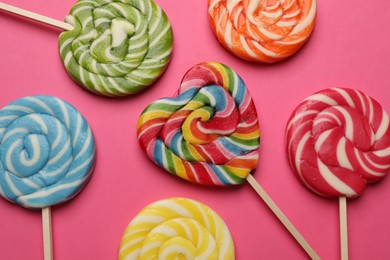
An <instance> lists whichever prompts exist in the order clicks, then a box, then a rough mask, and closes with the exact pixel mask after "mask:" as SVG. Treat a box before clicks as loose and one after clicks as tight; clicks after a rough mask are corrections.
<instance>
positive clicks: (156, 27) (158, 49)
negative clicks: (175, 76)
mask: <svg viewBox="0 0 390 260" xmlns="http://www.w3.org/2000/svg"><path fill="white" fill-rule="evenodd" d="M0 8H3V9H6V10H8V11H11V12H15V13H18V14H21V15H24V16H27V17H30V18H33V19H38V20H41V21H43V22H46V23H49V24H52V25H54V26H58V27H60V28H62V29H65V30H69V31H66V32H63V33H61V35H60V37H59V52H60V56H61V60H62V62H63V64H64V66H65V68H66V70H67V72H68V73H69V75H70V76H71V77H72V79H73V80H74V81H75V82H76V83H77V84H79V85H80V86H82V87H83V88H85V89H87V90H89V91H91V92H93V93H95V94H98V95H103V96H110V97H116V96H126V95H130V94H133V93H136V92H139V91H141V90H143V89H145V88H146V87H148V86H150V85H151V84H153V83H154V82H155V81H156V80H157V79H158V78H159V77H160V76H161V74H162V73H163V72H164V71H165V69H166V67H167V65H168V62H169V60H170V58H171V53H172V47H173V34H172V29H171V25H170V23H169V20H168V17H167V16H166V14H165V13H164V11H163V10H162V9H161V8H160V7H159V6H158V5H157V4H156V3H155V2H154V1H153V0H146V1H145V0H136V1H131V0H124V1H115V0H106V1H97V0H79V1H78V2H77V3H76V4H75V5H74V6H73V7H72V9H71V10H70V14H69V15H68V16H67V17H66V21H67V23H63V22H58V21H55V20H54V22H53V19H48V18H45V17H42V16H40V15H37V14H34V13H31V12H28V11H25V10H21V9H18V8H15V7H12V6H11V7H10V6H8V5H5V4H0Z"/></svg>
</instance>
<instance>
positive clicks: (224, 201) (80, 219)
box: [0, 0, 390, 260]
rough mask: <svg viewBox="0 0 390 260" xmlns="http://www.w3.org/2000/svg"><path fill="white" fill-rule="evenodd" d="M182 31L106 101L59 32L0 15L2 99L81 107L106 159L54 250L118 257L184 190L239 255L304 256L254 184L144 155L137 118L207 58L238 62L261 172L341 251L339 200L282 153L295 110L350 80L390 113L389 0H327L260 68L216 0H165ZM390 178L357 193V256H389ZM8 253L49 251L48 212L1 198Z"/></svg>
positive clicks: (320, 238) (318, 236)
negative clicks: (235, 50) (295, 42)
mask: <svg viewBox="0 0 390 260" xmlns="http://www.w3.org/2000/svg"><path fill="white" fill-rule="evenodd" d="M5 2H6V3H8V4H11V5H15V6H18V7H21V8H24V9H28V10H30V11H34V12H37V13H40V14H43V15H47V16H50V17H52V18H55V19H58V20H63V19H64V17H65V15H67V14H68V11H69V9H70V8H71V6H72V5H73V4H74V2H75V0H66V1H65V0H62V1H59V0H57V1H39V0H28V1H27V0H24V1H21V0H20V1H17V0H6V1H5ZM156 2H157V3H158V4H159V5H160V6H161V7H162V8H163V9H164V10H165V12H166V13H167V15H168V17H169V19H170V21H171V24H172V27H173V31H174V38H175V43H174V54H173V58H172V61H171V63H170V65H169V68H168V70H167V72H166V73H165V74H164V75H163V77H162V78H161V79H160V80H159V81H158V82H157V83H156V84H155V85H154V86H153V87H151V88H149V89H148V90H146V91H144V92H143V93H141V94H139V95H135V96H132V97H128V98H122V99H109V98H102V97H98V96H96V95H93V94H91V93H89V92H87V91H84V90H83V89H81V88H80V87H78V86H77V85H76V84H75V83H74V82H73V81H72V80H71V79H70V78H69V77H68V75H67V73H66V72H65V70H64V68H63V66H62V64H61V61H60V58H59V55H58V49H57V40H58V35H59V33H60V32H61V30H59V29H56V28H52V27H50V26H46V25H42V24H40V23H38V22H32V21H30V20H26V19H23V18H20V17H18V16H15V15H10V14H7V13H6V12H3V11H1V12H0V31H1V36H0V37H1V39H0V62H1V69H0V79H1V83H0V84H1V95H0V107H3V106H5V105H7V104H8V103H9V102H11V101H12V100H14V99H17V98H20V97H23V96H27V95H35V94H46V95H54V96H57V97H60V98H62V99H65V100H66V101H68V102H70V103H71V104H73V105H74V106H75V107H76V108H78V109H79V110H80V112H81V113H82V114H83V115H84V116H85V117H86V119H87V120H88V122H89V123H90V125H91V127H92V129H93V132H94V135H95V139H96V144H97V164H96V168H95V171H94V176H93V178H92V180H91V182H90V183H89V184H88V186H87V187H86V188H85V189H84V190H83V192H82V193H80V194H79V195H78V196H77V197H76V198H75V199H73V200H72V201H70V202H68V203H66V204H64V205H61V206H56V207H54V208H53V210H52V217H53V237H54V252H55V253H54V256H55V258H56V259H58V260H60V259H115V258H116V257H117V252H118V248H119V244H120V241H121V237H122V233H123V231H124V229H125V228H126V226H127V224H128V223H129V222H130V220H131V219H132V218H133V217H134V216H135V215H136V214H137V213H138V212H139V211H140V210H141V209H142V208H143V207H145V206H146V205H148V204H149V203H151V202H154V201H156V200H160V199H164V198H167V197H175V196H180V197H187V198H192V199H196V200H199V201H201V202H203V203H205V204H206V205H208V206H210V207H211V208H213V209H214V210H215V211H216V212H218V213H219V215H220V216H221V217H222V218H223V219H224V220H225V222H226V223H227V225H228V226H229V228H230V231H231V233H232V236H233V238H234V242H235V250H236V256H237V259H261V258H265V259H306V258H307V256H306V254H305V252H304V251H303V250H302V249H301V248H300V246H299V245H298V244H297V243H296V242H295V240H294V239H293V238H292V237H291V236H290V234H289V233H288V232H287V231H286V230H285V229H284V227H283V226H282V225H281V224H280V223H279V221H278V220H277V219H276V218H275V217H274V215H273V214H272V213H271V212H270V210H269V209H268V208H267V207H266V206H265V204H264V203H263V202H262V201H261V200H260V198H259V197H258V196H257V195H256V193H255V192H254V191H253V190H252V189H251V188H250V186H249V184H247V183H245V184H244V185H243V186H241V187H238V188H232V189H229V188H228V189H212V188H204V187H201V186H198V185H193V184H190V183H187V182H185V181H182V180H180V179H178V178H175V177H173V176H171V175H169V174H168V173H166V172H164V171H163V170H162V169H160V168H159V167H157V166H156V165H154V164H153V163H152V162H151V161H149V159H148V158H147V157H146V155H145V154H143V153H142V152H141V149H140V147H139V146H138V142H137V137H136V124H137V120H138V117H139V115H140V113H141V112H142V110H143V109H144V108H145V107H146V105H148V104H149V103H150V102H152V101H154V100H156V99H158V98H161V97H168V96H172V95H173V93H175V92H176V90H177V88H178V86H179V83H180V81H181V78H182V76H183V75H184V73H185V72H186V71H187V70H188V69H189V68H190V67H192V66H193V65H195V64H197V63H199V62H202V61H219V62H221V63H224V64H226V65H228V66H230V67H232V68H233V69H234V70H235V71H236V72H237V73H238V74H239V75H241V77H242V78H243V79H244V81H245V82H246V84H247V87H248V88H249V90H250V91H251V93H252V96H253V99H254V101H255V104H256V106H257V111H258V113H259V118H260V128H261V146H260V161H259V166H258V169H257V171H256V174H255V178H256V179H257V180H258V181H259V182H260V184H262V186H263V187H264V189H265V190H266V191H268V193H269V194H270V196H271V197H272V198H273V199H274V200H275V202H276V203H277V204H278V205H279V207H280V208H281V209H282V211H283V212H284V213H285V214H286V215H287V216H288V217H289V219H290V220H291V221H292V223H294V225H295V226H296V227H297V228H298V230H299V231H300V232H301V233H302V235H303V236H304V237H305V238H306V239H307V240H308V241H309V243H310V244H311V245H312V247H313V248H314V249H315V250H316V251H317V252H318V254H319V255H320V256H321V257H322V258H323V259H339V251H340V248H339V233H338V228H339V225H338V203H337V200H328V199H324V198H322V197H319V196H316V195H314V194H312V193H311V192H309V191H308V190H307V189H306V188H304V187H303V186H301V184H300V183H299V182H298V180H297V179H296V178H295V177H294V176H293V174H292V172H291V170H290V168H289V165H288V162H287V159H286V156H285V151H284V129H285V125H286V122H287V119H288V117H289V116H290V113H291V112H292V110H293V109H294V108H295V106H296V105H298V103H299V102H300V101H301V100H302V99H304V98H305V97H306V96H308V95H309V94H312V93H313V92H315V91H317V90H320V89H322V88H327V87H334V86H341V87H352V88H356V89H359V90H362V91H364V92H366V93H367V94H369V95H370V96H372V97H373V98H375V99H376V100H378V101H379V102H380V103H381V104H382V105H383V106H384V108H385V110H387V111H390V90H389V84H390V62H389V57H390V47H389V46H390V36H389V30H388V29H389V24H390V1H387V0H377V1H375V4H374V3H373V2H370V1H365V0H343V1H337V5H336V4H335V1H324V0H319V1H318V12H317V24H316V27H315V30H314V32H313V34H312V37H311V38H310V40H309V42H308V43H307V44H306V45H305V46H304V48H303V49H302V50H301V51H300V52H298V53H297V54H296V55H295V56H293V57H292V58H291V59H289V60H286V61H284V62H280V63H277V64H274V65H258V64H253V63H249V62H245V61H243V60H240V59H238V58H236V57H235V56H232V55H230V54H229V53H228V52H227V51H225V50H224V49H223V48H222V47H221V46H220V45H219V43H218V42H217V41H216V39H215V37H214V35H213V33H212V31H211V29H210V27H209V24H208V18H207V1H206V0H203V1H199V0H192V1H189V0H187V1H172V0H156ZM389 197H390V178H387V179H384V180H383V181H381V182H380V183H377V184H375V185H371V186H369V187H368V189H367V190H366V191H365V193H364V194H363V196H362V197H360V198H358V199H354V200H351V201H348V226H349V251H350V259H390V250H389V245H388V244H389V240H388V236H389V234H390V225H389V223H388V222H389V218H390V202H389V199H388V198H389ZM0 259H11V260H12V259H43V252H42V232H41V214H40V212H39V211H31V210H26V209H23V208H21V207H19V206H17V205H13V204H11V203H9V202H8V201H6V200H3V199H0Z"/></svg>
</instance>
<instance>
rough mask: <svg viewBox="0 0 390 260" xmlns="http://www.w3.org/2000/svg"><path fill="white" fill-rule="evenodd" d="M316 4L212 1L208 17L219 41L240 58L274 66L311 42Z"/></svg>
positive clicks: (310, 0) (279, 0)
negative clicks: (307, 42) (272, 63)
mask: <svg viewBox="0 0 390 260" xmlns="http://www.w3.org/2000/svg"><path fill="white" fill-rule="evenodd" d="M316 8H317V5H316V0H307V1H295V0H287V1H284V0H283V1H282V0H274V1H264V0H236V1H229V0H209V7H208V14H209V20H210V25H211V28H212V30H213V31H214V33H215V35H216V36H217V39H218V41H219V42H220V43H221V44H222V45H223V46H224V47H225V48H226V49H227V50H229V51H230V52H232V53H233V54H235V55H237V56H238V57H240V58H242V59H244V60H249V61H256V62H265V63H271V62H276V61H280V60H283V59H285V58H287V57H289V56H291V55H293V54H294V53H295V52H297V51H298V50H299V49H300V48H301V47H302V46H303V44H304V43H305V42H306V41H307V40H308V38H309V36H310V34H311V32H312V31H313V28H314V23H315V18H316Z"/></svg>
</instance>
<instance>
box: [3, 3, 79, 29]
mask: <svg viewBox="0 0 390 260" xmlns="http://www.w3.org/2000/svg"><path fill="white" fill-rule="evenodd" d="M0 9H3V10H5V11H8V12H11V13H14V14H18V15H20V16H23V17H27V18H30V19H33V20H36V21H39V22H43V23H45V24H49V25H52V26H54V27H58V28H61V29H63V30H66V31H69V30H73V26H72V25H71V24H68V23H65V22H61V21H58V20H54V19H52V18H50V17H47V16H43V15H40V14H37V13H33V12H30V11H27V10H23V9H21V8H18V7H14V6H11V5H7V4H4V3H0Z"/></svg>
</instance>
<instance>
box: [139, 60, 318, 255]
mask: <svg viewBox="0 0 390 260" xmlns="http://www.w3.org/2000/svg"><path fill="white" fill-rule="evenodd" d="M137 133H138V140H139V143H140V145H141V147H142V149H143V150H144V151H145V152H146V154H147V155H148V157H149V158H150V159H151V160H152V161H154V162H155V163H156V164H157V165H159V166H160V167H162V168H164V169H165V170H167V171H168V172H170V173H172V174H173V175H176V176H178V177H180V178H183V179H185V180H187V181H190V182H194V183H198V184H202V185H215V186H227V185H238V184H241V183H243V182H244V181H245V180H247V181H248V182H249V183H250V184H251V186H252V187H253V188H254V189H255V191H256V192H257V193H258V194H259V195H260V197H261V198H262V199H263V200H264V201H265V203H266V204H267V205H268V206H269V207H270V209H271V210H272V211H273V212H274V213H275V215H276V216H277V217H278V218H279V220H280V221H281V222H282V223H283V224H284V225H285V227H286V228H287V229H288V230H289V231H290V233H291V234H292V235H293V236H294V237H295V239H297V241H298V242H299V243H300V244H301V246H302V247H304V249H305V250H306V252H307V253H308V254H309V255H310V256H311V257H312V258H317V259H318V255H317V254H316V253H315V252H314V250H313V249H312V248H311V247H310V245H309V244H308V243H307V242H306V241H305V240H304V238H303V237H302V236H301V235H300V234H299V232H298V231H297V230H296V228H295V227H294V226H293V225H292V224H291V222H290V221H289V220H288V219H287V218H286V216H285V215H284V214H283V213H282V212H281V210H280V209H279V208H278V207H277V206H276V204H275V203H274V202H273V201H272V199H271V198H270V197H269V196H268V194H267V193H266V192H265V191H264V190H263V189H262V188H261V187H260V185H259V184H258V183H257V182H256V180H255V179H254V178H253V177H252V175H251V173H252V172H254V170H255V168H256V166H257V161H258V150H257V148H258V146H259V141H260V132H259V125H258V118H257V113H256V108H255V105H254V103H253V101H252V98H251V96H250V94H249V91H248V89H247V88H246V86H245V84H244V82H243V81H242V79H241V78H240V77H239V76H238V75H237V74H236V73H235V72H234V71H233V70H232V69H231V68H229V67H227V66H225V65H223V64H220V63H216V62H205V63H201V64H198V65H196V66H194V67H193V68H191V69H190V70H189V71H188V72H187V73H186V75H185V76H184V78H183V80H182V83H181V85H180V88H179V91H178V92H177V94H176V95H175V97H173V98H162V99H159V100H157V101H155V102H153V103H151V104H150V105H149V106H148V107H146V108H145V110H144V111H143V112H142V115H141V116H140V119H139V121H138V129H137Z"/></svg>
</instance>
